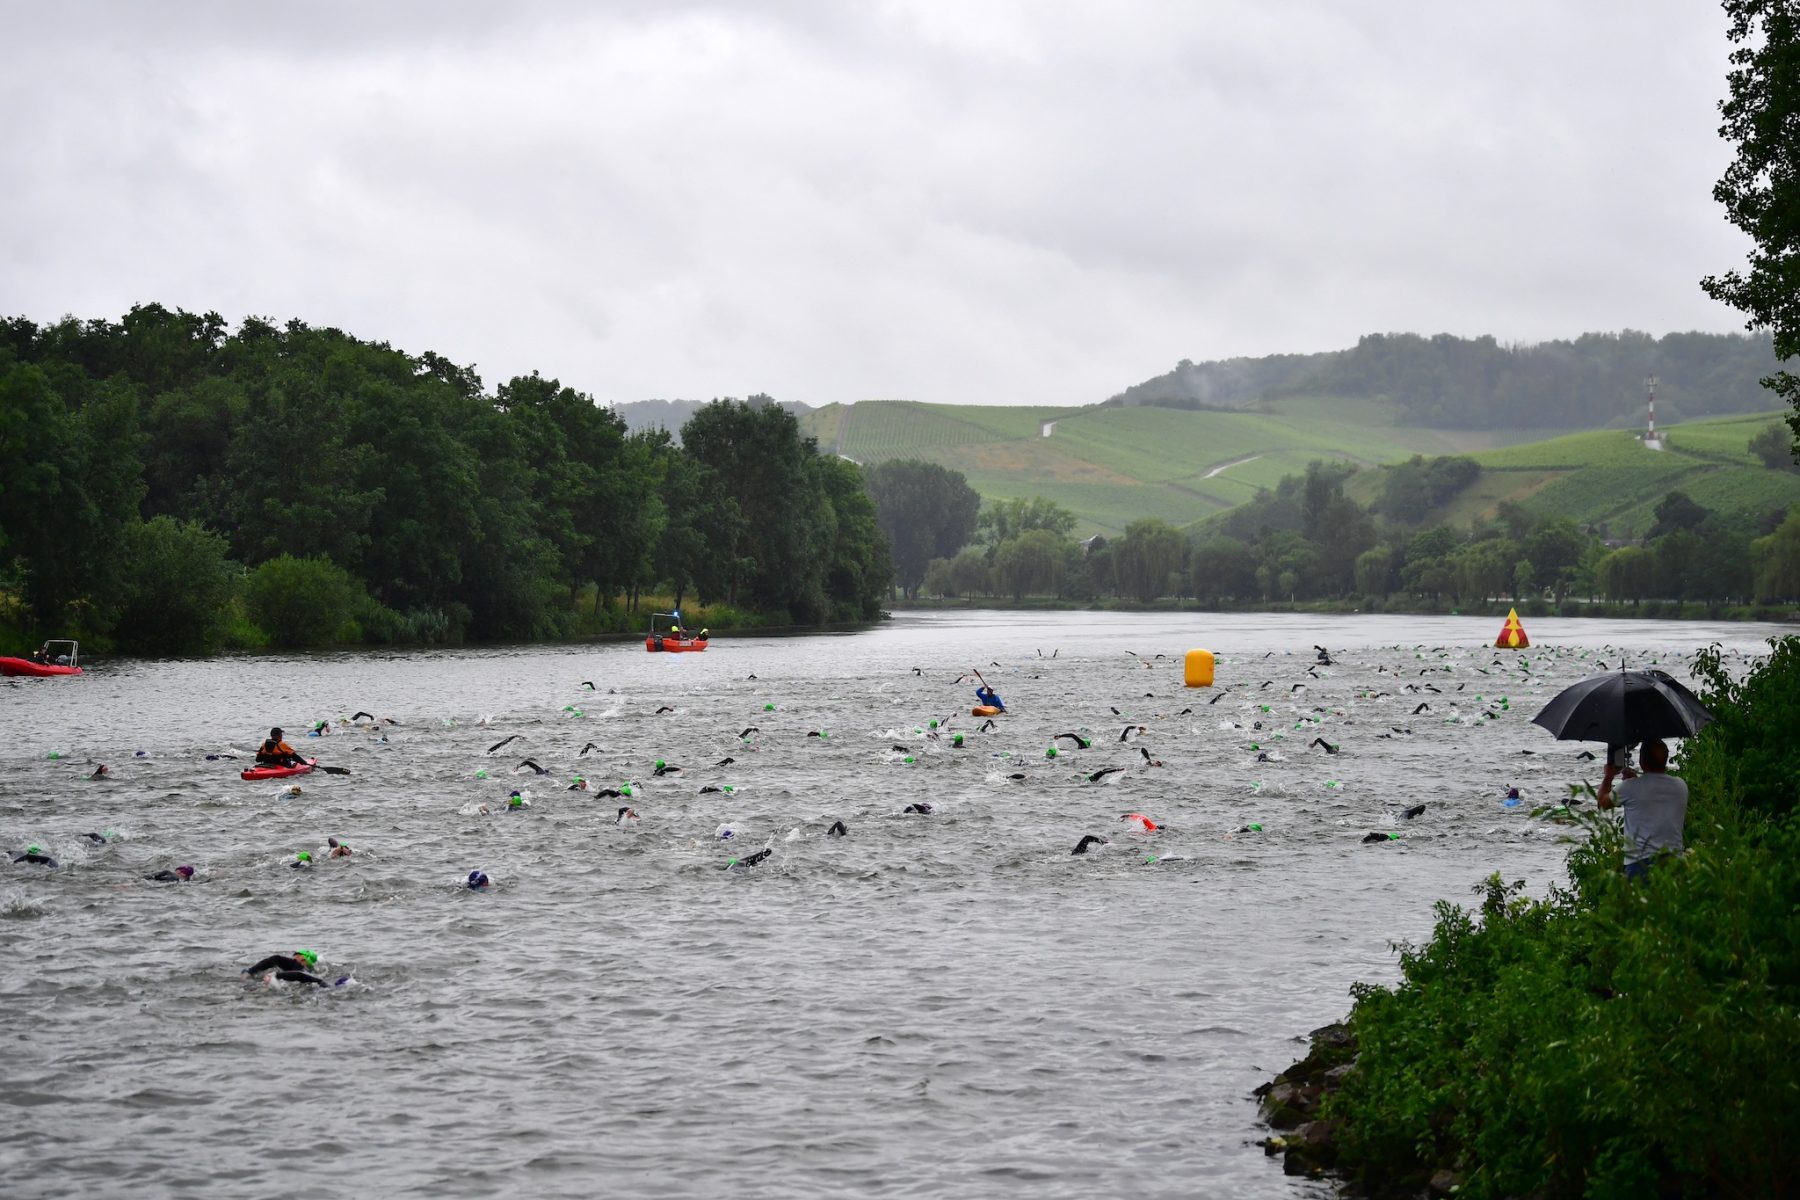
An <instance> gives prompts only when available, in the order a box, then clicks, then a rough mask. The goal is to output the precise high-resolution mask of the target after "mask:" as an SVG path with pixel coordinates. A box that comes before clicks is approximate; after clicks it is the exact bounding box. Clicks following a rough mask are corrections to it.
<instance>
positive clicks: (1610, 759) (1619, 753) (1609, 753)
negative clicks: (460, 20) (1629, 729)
mask: <svg viewBox="0 0 1800 1200" xmlns="http://www.w3.org/2000/svg"><path fill="white" fill-rule="evenodd" d="M1606 764H1607V765H1608V766H1610V767H1618V768H1620V769H1621V770H1623V769H1624V768H1626V767H1629V766H1630V765H1631V747H1630V746H1608V747H1607V748H1606Z"/></svg>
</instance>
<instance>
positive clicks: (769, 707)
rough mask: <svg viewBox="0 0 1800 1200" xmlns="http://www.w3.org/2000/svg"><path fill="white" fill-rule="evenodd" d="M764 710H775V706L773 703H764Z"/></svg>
mask: <svg viewBox="0 0 1800 1200" xmlns="http://www.w3.org/2000/svg"><path fill="white" fill-rule="evenodd" d="M763 711H764V712H774V711H775V706H774V705H773V704H765V705H763Z"/></svg>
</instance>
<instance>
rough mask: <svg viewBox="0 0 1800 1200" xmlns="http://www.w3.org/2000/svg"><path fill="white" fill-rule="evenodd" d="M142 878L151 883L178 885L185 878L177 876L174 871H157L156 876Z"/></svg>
mask: <svg viewBox="0 0 1800 1200" xmlns="http://www.w3.org/2000/svg"><path fill="white" fill-rule="evenodd" d="M144 878H145V879H148V880H149V881H150V882H151V883H180V882H181V881H182V880H183V879H185V878H187V877H186V876H185V875H177V874H176V873H175V872H174V871H158V872H157V873H156V874H154V875H146V876H144Z"/></svg>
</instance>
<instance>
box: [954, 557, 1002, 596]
mask: <svg viewBox="0 0 1800 1200" xmlns="http://www.w3.org/2000/svg"><path fill="white" fill-rule="evenodd" d="M949 582H950V593H951V594H952V595H956V596H988V595H992V594H993V586H994V584H993V568H992V567H990V566H988V560H987V555H986V554H984V553H983V552H982V551H980V550H977V549H975V548H974V547H973V546H970V547H968V548H966V549H964V550H963V551H962V553H960V554H958V555H957V556H956V557H955V558H953V559H951V560H950V580H949Z"/></svg>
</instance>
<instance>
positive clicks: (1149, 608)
mask: <svg viewBox="0 0 1800 1200" xmlns="http://www.w3.org/2000/svg"><path fill="white" fill-rule="evenodd" d="M888 607H889V608H891V609H893V610H896V611H917V612H961V611H966V610H969V609H995V610H998V611H1002V612H1121V613H1159V612H1166V613H1201V612H1214V613H1304V614H1314V615H1323V616H1360V615H1364V614H1369V613H1379V614H1387V615H1392V616H1421V617H1459V616H1460V617H1480V616H1492V617H1494V618H1496V619H1500V620H1504V619H1505V617H1506V614H1507V612H1508V611H1509V610H1511V609H1514V608H1516V609H1517V610H1518V612H1519V615H1520V616H1521V617H1523V618H1526V619H1531V618H1534V617H1601V618H1606V619H1609V620H1646V621H1767V622H1773V623H1777V624H1795V625H1800V607H1795V606H1794V605H1788V604H1703V603H1701V602H1699V601H1682V600H1645V601H1642V602H1641V603H1636V604H1632V603H1614V602H1610V601H1598V600H1596V601H1588V600H1575V599H1568V600H1563V601H1562V602H1560V603H1552V602H1551V601H1548V600H1544V599H1541V598H1532V599H1527V600H1520V601H1513V600H1482V601H1475V602H1470V603H1454V604H1453V603H1450V602H1448V601H1443V602H1439V601H1432V600H1424V599H1420V598H1419V597H1416V596H1406V597H1401V596H1390V597H1386V598H1380V597H1351V598H1348V599H1342V600H1302V601H1292V602H1285V603H1284V602H1282V601H1269V602H1262V601H1258V602H1256V603H1252V604H1205V605H1203V604H1198V603H1193V602H1188V601H1182V600H1177V599H1167V600H1158V601H1155V602H1153V603H1150V604H1141V603H1138V602H1137V601H1133V600H1121V599H1117V598H1110V599H1105V600H1094V601H1082V600H1064V599H1058V598H1053V597H1048V596H1027V597H1025V598H1024V599H1023V600H1017V601H1015V600H1011V599H1008V598H1007V597H1005V596H982V597H978V598H948V597H941V598H936V599H932V598H926V599H913V600H890V601H888Z"/></svg>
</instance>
